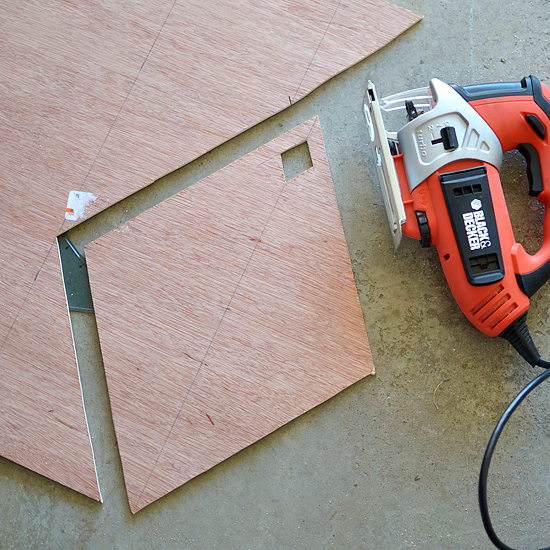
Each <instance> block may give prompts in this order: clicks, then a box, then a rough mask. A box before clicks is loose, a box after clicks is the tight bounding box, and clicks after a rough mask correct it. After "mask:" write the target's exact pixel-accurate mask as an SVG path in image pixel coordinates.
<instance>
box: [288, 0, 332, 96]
mask: <svg viewBox="0 0 550 550" xmlns="http://www.w3.org/2000/svg"><path fill="white" fill-rule="evenodd" d="M341 3H342V0H338V4H337V5H336V7H335V8H334V12H333V14H332V17H331V18H330V21H329V22H328V25H327V28H326V29H325V32H324V33H323V36H322V37H321V40H320V41H319V44H318V45H317V48H315V51H314V52H313V56H312V58H311V61H310V62H309V65H308V66H307V68H306V72H305V73H304V76H303V77H302V80H300V84H298V89H297V90H296V92H295V94H294V97H293V98H292V100H291V102H290V103H291V104H292V103H294V101H296V96H297V95H298V92H299V91H300V88H301V87H302V84H303V83H304V80H305V78H306V75H307V73H308V71H309V69H310V68H311V65H312V64H313V60H314V59H315V56H316V55H317V52H318V51H319V48H320V47H321V44H322V43H323V40H324V39H325V36H326V34H327V32H328V29H329V27H330V26H331V24H332V21H333V20H334V16H335V15H336V12H337V11H338V8H339V7H340V4H341Z"/></svg>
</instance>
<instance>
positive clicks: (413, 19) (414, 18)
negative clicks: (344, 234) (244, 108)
mask: <svg viewBox="0 0 550 550" xmlns="http://www.w3.org/2000/svg"><path fill="white" fill-rule="evenodd" d="M382 2H383V3H384V4H387V5H388V6H391V7H392V8H395V9H396V10H398V11H400V12H402V13H404V14H407V15H409V16H410V21H407V22H406V23H405V24H404V25H403V28H402V29H401V30H399V31H398V32H397V34H394V35H393V36H392V37H391V38H389V39H388V40H387V41H386V42H384V43H383V44H381V45H380V46H377V47H376V48H375V49H373V50H372V51H369V52H368V53H366V54H365V55H364V56H363V57H362V58H360V59H358V60H357V61H355V62H354V63H351V64H350V65H347V66H346V67H343V68H342V69H340V70H338V71H336V72H334V73H332V74H331V76H330V77H329V78H327V79H326V80H324V81H323V82H320V83H319V84H317V85H315V86H314V87H313V88H311V89H308V91H307V92H306V93H304V94H301V95H299V97H297V99H290V96H289V99H290V101H289V104H288V105H286V106H284V107H282V108H279V109H276V110H275V111H273V112H271V113H269V114H267V115H266V116H264V117H261V118H259V119H258V120H257V121H256V122H254V123H253V124H250V125H249V126H248V127H246V128H244V129H242V130H240V131H238V132H236V133H234V134H232V135H230V136H229V137H227V138H223V139H222V140H221V141H220V142H219V143H217V144H216V145H214V146H212V147H209V148H207V149H205V150H203V151H202V152H199V153H198V154H197V155H196V156H194V157H193V158H191V159H189V160H187V161H185V162H183V163H182V164H180V165H178V166H176V167H174V168H173V169H171V170H170V171H169V172H166V173H164V174H162V175H161V176H159V177H156V178H154V179H152V180H150V181H149V182H147V183H146V184H145V185H142V186H140V187H138V188H136V189H133V190H132V191H130V192H128V193H127V194H126V195H125V196H123V197H119V198H117V199H115V200H113V201H112V202H108V203H107V204H105V205H104V206H101V207H99V208H97V209H94V208H89V209H88V211H87V212H86V211H85V212H84V213H83V217H82V218H80V219H79V220H78V221H74V222H72V225H71V229H72V228H74V227H77V226H79V225H81V224H83V223H85V222H86V221H87V220H89V219H91V218H93V217H95V216H97V215H98V214H101V213H103V212H105V211H106V210H108V209H109V208H111V207H113V206H114V205H116V204H119V203H121V202H123V201H125V200H127V199H129V198H130V197H131V196H133V195H135V194H136V193H139V192H140V191H142V190H144V189H146V188H147V187H150V186H151V185H153V184H155V183H156V182H158V181H159V180H162V179H164V178H165V177H167V176H169V175H170V174H173V173H175V172H177V171H178V170H180V169H181V168H183V167H184V166H187V165H189V164H191V163H194V162H197V161H198V160H199V159H201V158H202V157H204V156H206V155H208V154H210V153H212V151H214V150H215V149H217V148H218V147H221V146H225V145H226V144H227V143H228V142H230V141H232V140H234V139H237V138H239V137H240V136H242V135H243V134H246V133H247V132H249V131H250V130H252V129H253V128H256V127H258V126H260V125H262V124H264V123H265V122H266V121H267V120H270V119H272V118H274V117H276V116H277V115H279V114H280V113H282V112H284V111H286V110H287V109H288V108H289V107H292V106H293V105H294V104H296V103H298V102H299V101H301V100H302V99H305V98H307V97H309V96H311V95H312V94H313V93H314V92H315V91H317V90H318V89H319V88H321V87H322V86H324V85H326V84H327V83H328V82H330V81H331V80H333V79H334V78H336V77H337V76H339V75H341V74H343V73H345V72H346V71H348V70H349V69H351V68H353V67H355V66H357V65H358V64H360V63H362V62H363V61H364V60H365V59H367V58H368V57H369V56H371V55H373V54H374V53H376V52H377V51H379V50H381V49H382V48H384V47H386V46H387V45H388V44H390V43H391V42H393V41H394V40H396V39H397V38H398V37H399V36H401V35H402V34H403V33H404V32H406V31H408V30H409V29H411V28H412V27H414V26H415V25H417V24H418V23H420V21H422V19H423V17H424V16H423V15H421V14H418V13H416V12H413V11H412V10H409V9H407V8H403V7H401V6H397V5H395V4H393V3H392V2H388V1H386V0H382ZM316 53H317V52H315V54H314V56H313V58H312V61H313V59H314V58H315V55H316ZM308 70H309V68H308ZM306 74H307V71H306V73H305V74H304V78H305V76H306ZM296 94H298V90H297V91H296ZM289 131H291V130H289ZM281 135H284V134H281ZM274 139H276V138H274ZM258 148H259V147H256V148H255V149H251V150H250V151H248V152H247V153H245V154H244V155H243V156H246V155H247V154H250V153H252V152H254V151H255V150H257V149H258ZM241 158H242V157H241ZM236 160H238V159H236ZM236 160H235V161H236ZM235 161H233V162H235ZM230 164H232V163H230ZM220 169H222V168H220ZM179 192H180V191H176V192H175V193H174V194H177V193H179ZM168 198H169V197H168ZM168 198H165V199H162V200H161V202H163V201H164V200H167V199H168ZM157 204H158V203H157ZM120 225H123V224H120ZM66 231H67V230H65V231H62V232H60V233H59V234H58V235H57V236H58V237H59V236H60V235H62V234H63V233H66Z"/></svg>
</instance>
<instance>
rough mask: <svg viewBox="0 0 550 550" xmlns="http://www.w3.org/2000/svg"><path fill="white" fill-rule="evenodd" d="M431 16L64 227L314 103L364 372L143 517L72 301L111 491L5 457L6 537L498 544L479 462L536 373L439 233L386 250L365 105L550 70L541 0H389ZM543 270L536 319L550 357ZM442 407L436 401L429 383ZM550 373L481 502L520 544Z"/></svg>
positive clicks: (508, 173)
mask: <svg viewBox="0 0 550 550" xmlns="http://www.w3.org/2000/svg"><path fill="white" fill-rule="evenodd" d="M395 3H397V4H399V5H402V6H404V7H406V8H409V9H412V10H414V11H417V12H418V13H421V14H423V15H424V20H423V21H422V22H421V23H420V24H418V25H417V26H415V27H413V28H412V29H411V30H409V31H408V32H407V33H405V34H404V35H402V36H401V37H399V38H398V39H397V40H395V41H393V42H392V43H390V44H389V45H388V46H386V47H385V48H384V49H383V50H381V51H380V52H378V53H376V54H374V55H373V56H371V57H370V58H368V59H366V60H365V61H364V62H361V63H360V64H358V65H356V66H355V67H353V68H351V69H349V70H348V71H346V72H345V73H343V74H341V75H339V76H337V77H336V78H334V79H332V80H331V81H330V82H328V83H326V84H325V85H323V86H322V87H321V88H319V89H318V90H317V91H315V92H314V93H312V94H310V95H309V96H308V97H307V98H305V99H304V100H302V101H300V102H298V103H297V104H294V105H293V106H291V107H290V108H288V109H286V110H285V111H284V112H282V113H280V114H279V115H277V116H275V117H273V118H271V119H269V120H267V121H264V122H263V123H262V124H260V125H258V126H256V127H255V128H252V129H251V130H250V131H248V132H246V133H244V134H243V135H241V136H238V137H237V138H235V139H233V140H231V141H229V142H227V143H226V144H224V145H223V146H221V147H219V148H217V149H216V150H214V151H212V152H211V153H209V154H207V155H205V156H204V157H202V158H201V159H198V160H197V161H195V162H193V163H191V164H190V165H188V166H186V167H183V168H182V169H181V170H179V171H177V172H175V173H173V174H171V175H169V176H167V177H165V178H163V179H162V180H160V181H159V182H156V183H155V184H154V185H152V186H150V187H149V188H147V189H146V190H144V191H143V192H140V193H137V194H136V195H135V196H133V197H130V198H129V199H128V200H125V201H123V202H122V203H119V204H117V205H115V206H113V207H112V208H111V209H109V210H108V211H106V212H104V213H102V214H100V215H98V216H96V217H95V218H93V219H91V220H89V221H88V222H87V223H85V224H83V225H82V226H80V227H78V228H77V229H75V230H74V231H73V232H72V233H71V237H72V238H73V239H74V241H75V242H76V243H77V245H78V246H79V247H80V248H82V247H83V246H84V245H85V244H86V243H87V242H89V241H90V240H93V239H94V238H95V237H97V236H98V235H101V234H103V233H104V232H106V231H108V230H110V229H111V228H114V227H116V226H117V225H118V224H120V223H121V222H123V221H125V220H126V219H129V218H131V217H132V216H134V215H136V214H137V213H138V212H140V211H142V210H144V209H146V208H147V207H149V206H151V205H152V204H154V203H156V202H158V201H159V200H162V199H163V198H166V197H167V196H170V195H171V194H173V193H175V192H177V191H178V190H180V189H183V188H184V187H186V186H188V185H190V184H192V183H193V182H195V181H198V180H199V179H201V178H202V177H204V176H205V175H207V174H209V173H211V172H213V171H215V170H217V169H219V168H220V167H222V166H224V165H225V164H227V163H228V162H230V161H231V160H233V159H235V158H238V157H239V156H242V155H243V154H245V153H246V152H248V151H250V150H253V149H254V148H256V147H257V146H259V145H261V144H263V143H265V142H267V141H269V140H270V139H272V138H274V137H276V136H277V135H279V134H281V133H283V132H285V131H287V130H289V129H291V128H292V127H294V126H295V125H297V124H299V123H300V122H303V121H304V120H307V119H308V118H310V117H311V116H314V115H319V117H320V120H321V127H322V130H323V134H324V138H325V145H326V149H327V155H328V159H329V162H330V166H331V171H332V176H333V180H334V185H335V188H336V193H337V198H338V202H339V206H340V211H341V216H342V221H343V225H344V229H345V233H346V238H347V241H348V246H349V251H350V256H351V260H352V264H353V268H354V273H355V277H356V281H357V287H358V291H359V296H360V300H361V305H362V308H363V313H364V317H365V323H366V327H367V332H368V336H369V340H370V344H371V347H372V351H373V354H374V359H375V364H376V370H377V373H376V376H374V377H369V378H367V379H365V380H363V381H361V382H359V383H357V384H355V385H354V386H352V387H351V388H349V389H348V390H346V391H344V392H343V393H341V394H339V395H338V396H336V397H334V398H333V399H331V400H329V401H328V402H326V403H324V404H322V405H321V406H319V407H318V408H316V409H315V410H313V411H311V412H309V413H307V414H305V415H304V416H302V417H300V418H299V419H297V420H296V421H294V422H292V423H290V424H289V425H286V426H284V427H283V428H281V429H279V430H278V431H276V432H275V433H273V434H272V435H270V436H268V437H266V438H265V439H263V440H261V441H260V442H258V443H257V444H255V445H253V446H252V447H250V448H248V449H246V450H244V451H242V452H241V453H239V454H238V455H236V456H234V457H232V458H231V459H229V460H227V461H225V462H224V463H222V464H221V465H219V466H218V467H216V468H214V469H213V470H211V471H209V472H207V473H205V474H203V475H202V476H200V477H199V478H197V479H195V480H193V481H191V482H190V483H188V484H186V485H185V486H183V487H181V488H180V489H177V490H176V491H174V492H173V493H171V494H170V495H168V496H167V497H165V498H163V499H161V500H159V501H158V502H156V503H154V504H152V505H150V506H149V507H147V508H146V509H144V510H143V511H141V512H139V513H138V514H136V515H135V516H134V515H132V514H131V513H130V510H129V507H128V504H127V501H126V497H125V491H124V485H123V480H122V471H121V465H120V460H119V457H118V453H117V448H116V440H115V435H114V430H113V425H112V421H111V419H110V413H109V402H108V398H107V395H106V386H105V379H104V375H103V367H102V363H101V356H100V354H99V350H98V342H97V332H96V327H95V323H94V318H93V316H90V315H86V314H74V315H73V323H74V328H75V334H76V340H77V351H78V357H79V364H80V368H81V371H82V380H83V385H84V394H85V402H86V409H87V412H88V416H89V419H90V427H91V432H92V436H93V445H94V449H95V453H96V458H97V463H98V471H99V479H100V484H101V490H102V493H103V497H104V502H103V504H99V503H95V502H93V501H91V500H89V499H87V498H86V497H83V496H81V495H79V494H76V493H74V492H72V491H71V490H68V489H65V488H64V487H61V486H59V485H57V484H55V483H53V482H51V481H49V480H47V479H44V478H42V477H40V476H39V475H37V474H34V473H33V472H30V471H27V470H25V469H24V468H22V467H20V466H18V465H16V464H13V463H11V462H9V461H7V460H4V459H0V495H1V498H0V548H2V549H29V550H31V549H35V548H36V549H38V548H46V549H56V548H59V549H79V548H82V549H111V548H113V549H115V548H118V549H151V548H153V549H176V548H177V549H185V550H195V549H200V550H214V549H224V550H231V549H243V550H248V549H253V550H262V549H266V550H271V549H312V550H324V549H333V548H334V549H358V548H361V549H378V548H384V549H392V550H404V549H411V548H425V549H451V548H452V549H453V550H461V549H472V548H473V549H489V548H492V545H491V544H490V543H489V541H488V539H487V537H486V535H485V533H484V531H483V527H482V524H481V520H480V517H479V511H478V505H477V479H478V472H479V467H480V463H481V459H482V456H483V452H484V450H485V445H486V443H487V440H488V438H489V436H490V434H491V432H492V430H493V428H494V425H495V423H496V421H497V420H498V418H499V416H500V414H501V413H502V412H503V410H504V409H505V407H506V405H507V404H508V402H509V401H510V400H511V399H512V398H513V397H514V396H515V395H516V393H517V392H518V391H519V390H520V389H521V388H522V387H523V386H524V385H525V384H526V383H527V382H528V381H529V380H530V379H531V378H532V377H534V375H535V374H536V371H535V370H533V369H532V368H531V367H529V366H528V365H527V364H526V363H524V362H523V361H522V360H521V359H520V358H519V357H517V356H516V353H515V352H514V351H513V350H512V349H511V348H510V346H509V344H508V343H507V342H505V341H503V340H500V339H489V338H488V337H485V336H484V335H482V334H481V333H479V332H477V331H476V330H475V329H474V328H473V327H472V326H470V325H469V324H468V322H467V321H466V319H465V317H464V316H463V315H462V313H461V312H460V310H459V309H458V307H457V305H456V304H455V303H454V301H453V299H452V296H451V293H450V291H449V289H448V287H447V284H446V282H445V279H444V276H443V273H442V270H441V268H440V265H439V262H438V258H437V254H436V251H435V249H428V250H424V249H421V248H420V247H419V245H418V243H416V242H414V241H412V240H405V241H404V242H403V244H402V246H401V248H400V249H399V250H398V251H396V250H394V248H393V244H392V240H391V237H390V233H389V230H388V228H387V222H386V218H385V213H384V209H383V205H382V198H381V195H380V191H379V187H378V184H377V182H376V175H375V171H374V166H373V162H372V160H371V153H370V150H369V147H368V144H367V141H366V138H367V134H366V128H365V125H364V122H363V118H362V113H361V105H362V97H363V93H364V88H365V84H366V81H367V79H368V78H371V79H372V80H373V81H375V83H376V84H377V88H378V91H379V93H380V95H388V94H391V93H394V92H398V91H401V90H405V89H409V88H414V87H419V86H425V85H426V84H427V82H428V80H429V79H430V78H432V77H439V78H441V79H443V80H445V81H447V82H451V83H457V84H463V85H465V84H473V83H481V82H490V81H507V80H519V79H520V78H521V77H523V76H524V75H528V74H534V75H536V76H538V77H539V78H540V79H541V80H543V81H546V82H548V81H549V79H550V64H549V55H550V49H549V44H548V40H549V39H550V34H549V33H550V22H549V20H548V15H549V13H550V2H548V0H533V1H524V2H519V1H515V2H506V1H501V0H484V1H483V2H482V1H480V0H465V1H460V0H395ZM502 178H503V185H504V187H505V190H506V196H507V200H508V204H509V206H510V211H511V213H512V221H513V225H514V228H515V231H516V236H517V238H518V240H519V241H521V242H524V243H525V244H526V246H527V247H528V248H529V249H530V250H531V251H533V250H536V248H537V246H539V245H540V242H541V234H542V232H541V220H542V210H541V209H540V208H539V207H538V205H537V204H536V201H535V202H534V201H533V200H528V199H527V193H526V182H525V177H524V167H523V165H522V161H521V159H520V158H519V157H518V156H517V155H514V154H511V155H508V157H507V159H506V162H505V165H504V168H503V171H502ZM549 307H550V286H548V287H547V288H543V289H542V290H541V291H539V293H538V294H537V295H536V296H535V297H534V299H533V302H532V307H531V310H530V315H529V326H530V328H531V333H532V335H533V338H534V339H535V341H536V343H537V345H538V347H539V350H540V352H541V354H542V355H543V357H546V358H548V357H550V321H549V318H548V310H549ZM436 388H438V390H437V394H436V398H437V404H438V407H439V408H438V409H436V407H435V406H434V403H433V396H434V390H435V389H436ZM549 396H550V387H542V388H541V389H540V390H539V391H538V392H537V393H536V394H535V395H533V397H532V398H530V399H529V400H528V402H526V403H525V404H524V405H523V406H522V408H521V409H520V410H519V411H518V413H517V414H516V416H515V417H514V418H513V419H512V421H511V423H510V425H509V427H508V429H507V431H506V432H505V434H504V436H503V438H502V440H501V442H500V443H499V446H498V448H497V456H496V457H495V459H494V463H493V466H492V468H491V476H490V498H491V503H492V504H491V505H492V511H493V519H494V522H495V525H496V526H497V531H498V532H499V533H500V534H501V536H502V537H503V538H504V539H505V540H506V541H507V542H508V544H510V545H511V546H514V547H516V546H517V547H518V548H539V547H541V546H548V545H550V522H549V521H548V519H547V514H546V512H547V503H548V501H549V500H550V477H549V475H548V471H549V470H550V428H548V423H547V420H548V419H549V418H550V408H549V406H548V398H549Z"/></svg>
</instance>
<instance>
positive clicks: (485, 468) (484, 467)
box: [478, 320, 550, 550]
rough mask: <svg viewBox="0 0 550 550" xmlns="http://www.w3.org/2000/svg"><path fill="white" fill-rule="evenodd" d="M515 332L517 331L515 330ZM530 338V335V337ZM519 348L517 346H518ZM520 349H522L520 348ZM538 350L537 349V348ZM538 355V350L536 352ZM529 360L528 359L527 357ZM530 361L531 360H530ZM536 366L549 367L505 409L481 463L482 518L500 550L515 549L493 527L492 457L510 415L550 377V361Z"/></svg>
mask: <svg viewBox="0 0 550 550" xmlns="http://www.w3.org/2000/svg"><path fill="white" fill-rule="evenodd" d="M523 327H524V320H523V322H522V323H520V328H521V332H522V333H523V335H525V331H524V329H523ZM514 332H515V331H514ZM503 336H504V337H505V338H506V339H508V340H510V341H511V340H512V339H513V338H509V335H503ZM528 339H529V340H530V336H529V338H528ZM511 343H512V345H514V342H512V341H511ZM523 343H525V342H523ZM514 347H516V345H514ZM516 349H517V347H516ZM518 351H520V350H518ZM535 351H536V350H535ZM520 353H521V355H522V356H523V357H525V353H522V352H521V351H520ZM536 355H538V352H537V353H536ZM527 360H528V359H527ZM528 361H529V360H528ZM535 366H538V367H542V368H544V369H548V370H546V371H545V372H543V373H542V374H539V375H538V376H537V377H536V378H535V379H534V380H532V381H531V382H529V384H527V386H525V388H523V390H521V391H520V392H519V394H518V395H517V397H516V398H515V399H514V400H513V401H512V402H511V403H510V405H509V406H508V408H507V409H506V411H504V414H503V415H502V417H501V418H500V420H499V421H498V424H497V425H496V428H495V430H494V432H493V435H492V436H491V439H490V440H489V444H488V445H487V450H486V451H485V456H484V457H483V462H482V463H481V472H480V474H479V493H478V495H479V508H480V511H481V519H482V521H483V526H484V527H485V531H486V532H487V535H488V536H489V538H490V539H491V542H492V543H493V544H494V545H495V546H496V547H497V548H498V549H499V550H514V549H513V548H511V547H510V546H508V545H506V544H504V543H503V542H502V541H501V540H500V539H499V538H498V536H497V534H496V533H495V530H494V529H493V525H492V523H491V519H490V517H489V506H488V504H487V477H488V475H489V466H490V464H491V458H492V457H493V453H494V451H495V447H496V445H497V442H498V439H499V437H500V436H501V434H502V431H503V430H504V426H506V423H507V422H508V420H510V417H511V416H512V413H513V412H514V411H515V410H516V409H517V407H518V406H519V404H520V403H521V402H522V401H523V400H524V399H525V398H526V397H527V396H528V395H529V394H530V393H531V392H532V391H533V390H534V389H535V388H536V387H537V386H539V385H540V384H542V382H544V381H545V380H547V379H548V378H550V363H548V362H547V361H543V360H542V359H540V356H539V359H538V360H537V361H536V363H535ZM540 550H550V547H546V548H541V549H540Z"/></svg>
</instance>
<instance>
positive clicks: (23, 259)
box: [0, 0, 171, 498]
mask: <svg viewBox="0 0 550 550" xmlns="http://www.w3.org/2000/svg"><path fill="white" fill-rule="evenodd" d="M170 5H171V4H168V3H167V2H163V1H159V2H155V3H150V4H149V5H147V4H145V5H134V3H133V2H127V1H125V0H113V1H111V2H109V3H107V4H106V3H97V2H87V1H82V2H78V3H77V4H75V3H68V2H53V1H30V2H22V3H21V2H2V3H1V5H0V74H1V75H2V76H1V78H0V126H1V130H2V131H1V132H0V142H1V146H0V174H1V177H0V195H1V197H2V199H1V201H0V232H1V234H2V239H0V304H2V307H1V310H0V364H1V365H2V373H3V374H2V377H0V395H1V400H0V410H1V414H0V454H1V455H2V456H5V457H7V458H10V459H12V460H14V461H15V462H18V463H19V464H22V465H23V466H26V467H27V468H30V469H32V470H34V471H37V472H39V473H41V474H43V475H45V476H48V477H50V478H51V479H53V480H55V481H58V482H60V483H63V484H65V485H67V486H68V487H71V488H72V489H75V490H77V491H80V492H82V493H84V494H86V495H88V496H90V497H92V498H98V495H99V494H98V489H97V481H96V476H95V471H94V464H93V459H92V452H91V446H90V441H89V437H88V433H87V428H86V420H85V417H84V410H83V405H82V396H81V391H80V384H79V379H78V371H77V367H76V363H75V357H74V350H73V344H72V338H71V332H70V326H69V319H68V315H67V307H66V304H65V296H64V291H63V286H62V281H61V271H60V266H59V257H58V251H57V245H56V239H55V235H56V233H58V232H59V231H61V230H62V229H63V227H64V226H63V222H64V213H65V205H66V202H67V195H68V193H69V191H70V190H72V189H77V190H78V189H79V188H80V186H81V185H82V184H83V183H84V181H85V180H86V176H87V174H88V172H89V170H90V168H91V167H92V166H93V162H94V159H95V158H96V156H97V154H98V152H99V151H100V149H101V145H102V143H103V141H104V140H105V137H106V136H107V135H108V132H109V129H110V128H111V127H112V125H113V123H114V121H115V120H116V116H117V114H118V112H119V111H120V109H121V107H122V105H123V102H124V99H125V97H126V96H127V95H128V92H129V91H130V89H131V87H132V83H133V82H134V80H135V78H136V75H137V74H138V72H139V69H140V67H141V65H142V63H143V60H144V59H145V57H146V55H147V53H148V51H149V50H150V48H151V46H152V44H153V43H154V40H155V38H156V36H157V34H158V31H159V29H160V27H161V25H162V23H163V21H164V20H165V18H166V15H167V14H168V10H169V8H170ZM121 30H122V32H121Z"/></svg>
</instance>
